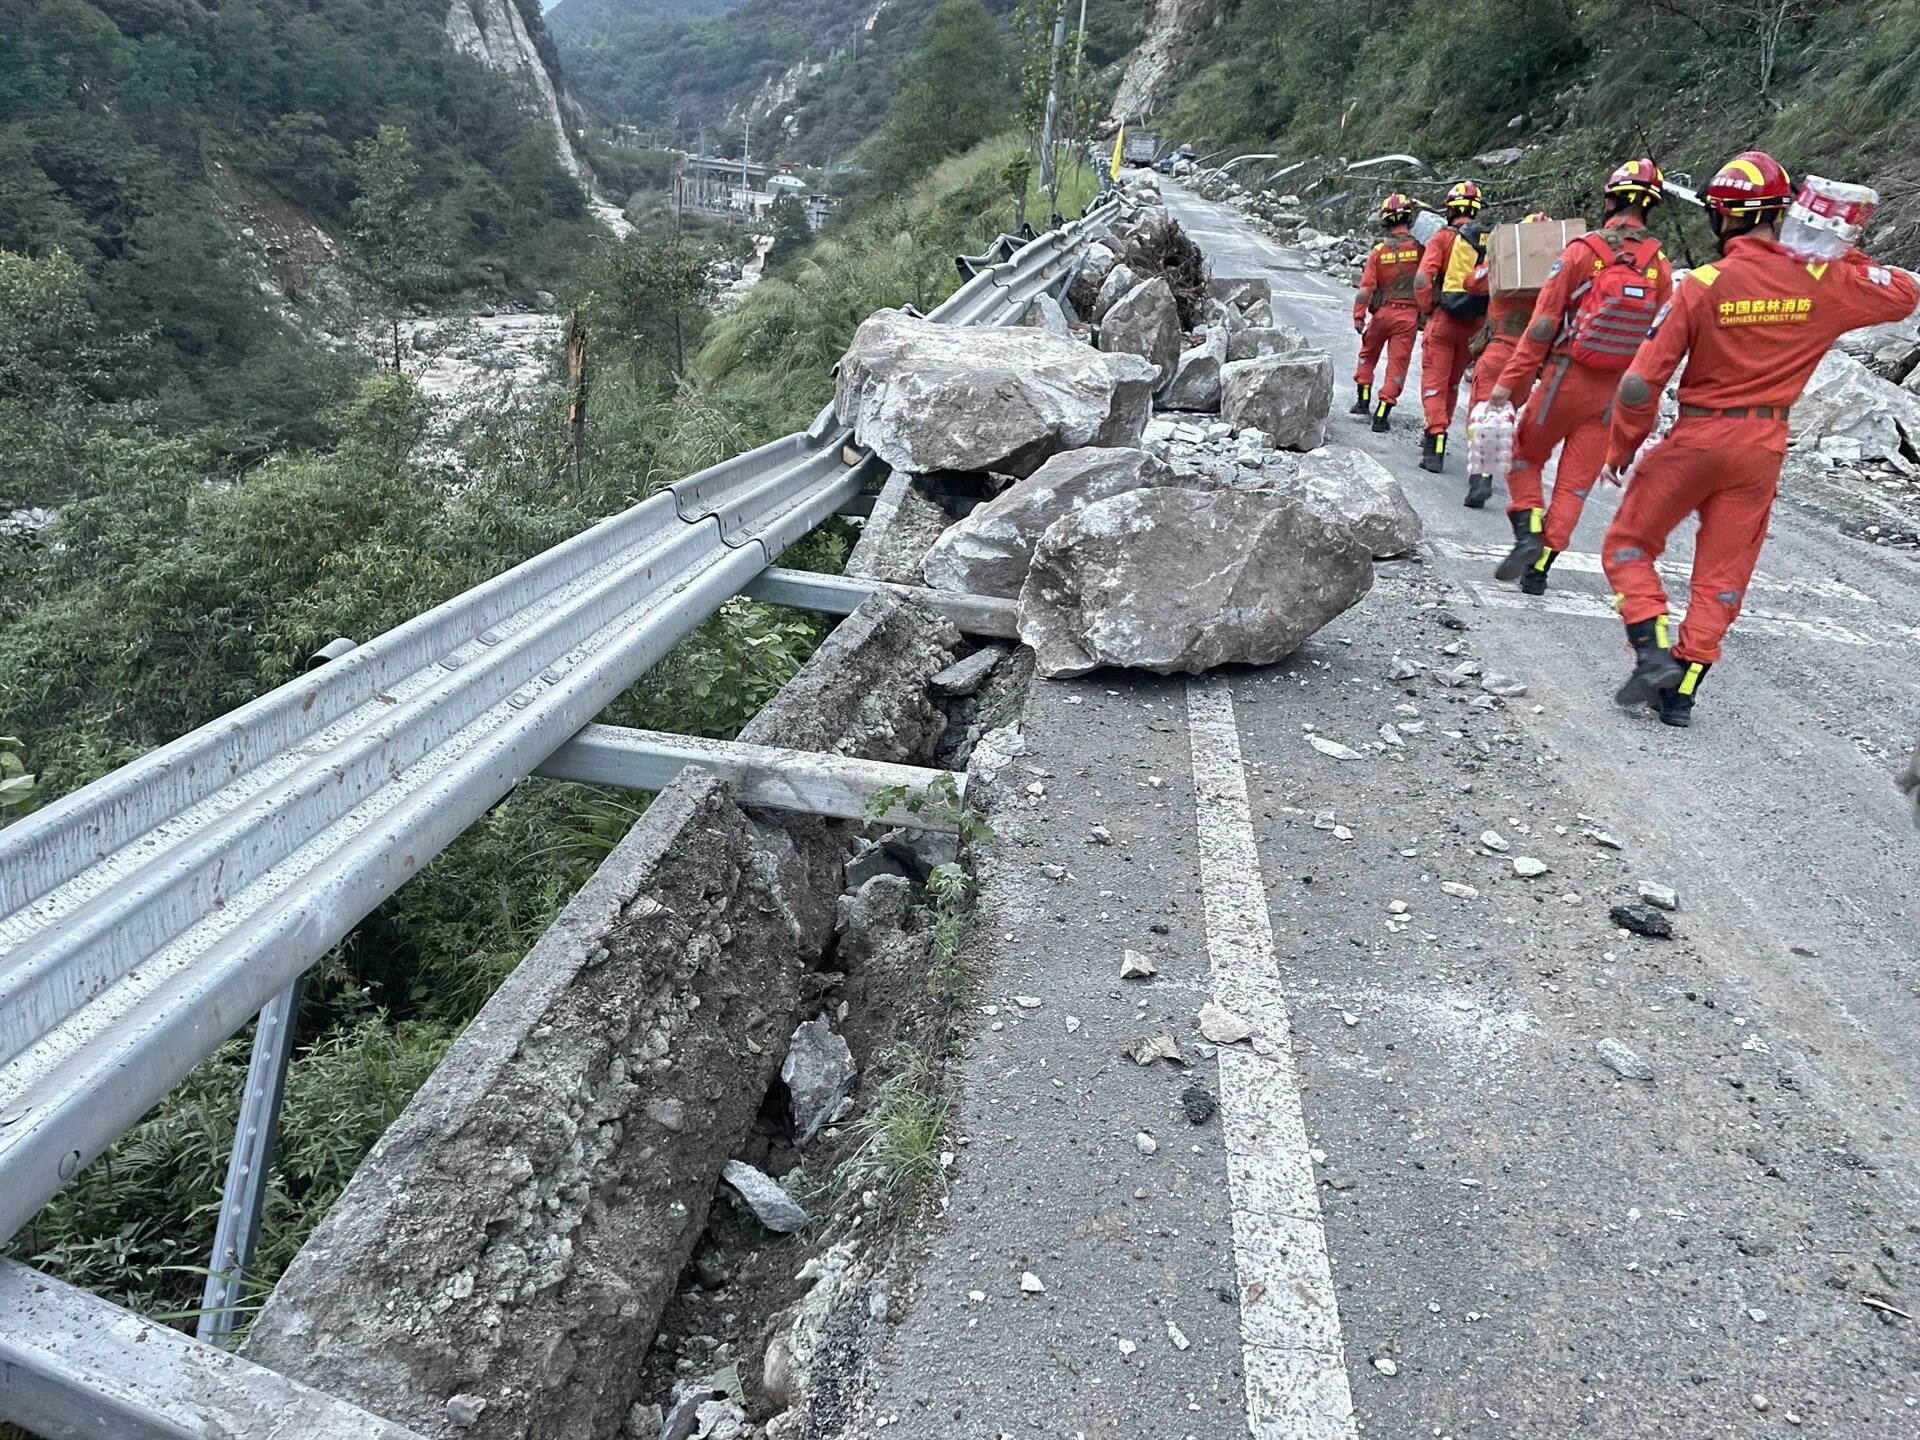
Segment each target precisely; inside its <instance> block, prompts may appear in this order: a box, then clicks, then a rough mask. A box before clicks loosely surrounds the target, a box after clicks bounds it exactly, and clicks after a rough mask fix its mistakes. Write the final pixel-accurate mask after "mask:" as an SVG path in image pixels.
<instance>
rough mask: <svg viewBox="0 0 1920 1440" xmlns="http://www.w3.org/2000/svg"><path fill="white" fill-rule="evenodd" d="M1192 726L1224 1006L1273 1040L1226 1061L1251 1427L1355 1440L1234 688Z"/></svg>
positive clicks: (1212, 692)
mask: <svg viewBox="0 0 1920 1440" xmlns="http://www.w3.org/2000/svg"><path fill="white" fill-rule="evenodd" d="M1187 723H1188V727H1189V729H1190V730H1191V732H1192V736H1193V791H1194V803H1195V807H1196V809H1197V811H1198V820H1199V830H1200V879H1201V884H1202V888H1203V889H1204V891H1205V897H1206V916H1207V952H1208V954H1209V955H1210V956H1211V957H1212V961H1213V997H1214V999H1215V1000H1217V1001H1218V1002H1219V1003H1220V1004H1222V1005H1224V1006H1226V1008H1227V1009H1229V1010H1232V1011H1234V1012H1236V1013H1237V1014H1239V1015H1241V1016H1242V1017H1243V1018H1245V1019H1246V1020H1247V1021H1248V1022H1249V1023H1251V1024H1252V1025H1254V1026H1255V1027H1256V1028H1257V1029H1258V1031H1259V1032H1260V1034H1261V1036H1262V1037H1263V1038H1262V1040H1261V1041H1260V1042H1257V1043H1259V1044H1260V1047H1261V1048H1260V1050H1259V1051H1258V1052H1255V1051H1253V1050H1247V1049H1244V1048H1242V1047H1240V1046H1230V1047H1224V1048H1222V1049H1221V1051H1220V1119H1221V1125H1222V1126H1223V1127H1224V1130H1225V1133H1226V1144H1227V1186H1228V1191H1229V1201H1230V1204H1231V1206H1232V1210H1233V1258H1234V1266H1235V1269H1236V1270H1237V1272H1238V1274H1239V1280H1240V1338H1241V1345H1242V1348H1243V1350H1244V1352H1245V1368H1246V1382H1247V1426H1248V1429H1249V1431H1250V1432H1251V1434H1252V1435H1253V1436H1254V1440H1356V1437H1357V1435H1358V1433H1359V1432H1358V1430H1357V1428H1356V1426H1355V1423H1354V1415H1353V1391H1352V1389H1351V1387H1350V1385H1349V1383H1348V1380H1347V1361H1346V1346H1345V1344H1344V1342H1343V1341H1342V1339H1341V1334H1340V1309H1339V1305H1338V1303H1337V1302H1336V1300H1335V1298H1334V1292H1333V1270H1332V1266H1331V1265H1330V1264H1329V1263H1328V1259H1327V1240H1326V1231H1325V1230H1324V1228H1323V1227H1322V1225H1321V1219H1320V1197H1319V1192H1318V1191H1317V1190H1316V1188H1315V1185H1314V1178H1313V1162H1312V1159H1311V1158H1310V1157H1309V1154H1308V1146H1307V1125H1306V1117H1305V1115H1304V1114H1303V1112H1302V1110H1301V1105H1300V1083H1299V1079H1298V1077H1297V1075H1296V1074H1295V1072H1294V1066H1293V1026H1292V1021H1291V1019H1290V1017H1289V1016H1288V1013H1287V1005H1286V997H1285V995H1284V993H1283V992H1282V990H1281V988H1280V966H1279V961H1278V960H1277V959H1276V958H1275V956H1274V949H1273V922H1272V920H1271V919H1270V918H1269V916H1268V914H1267V889H1266V882H1265V881H1264V880H1263V879H1262V877H1261V872H1260V854H1259V851H1258V849H1257V848H1256V846H1255V844H1254V838H1253V817H1252V812H1251V810H1250V807H1249V806H1248V803H1247V780H1246V769H1245V766H1244V764H1243V762H1242V760H1241V756H1240V732H1239V729H1238V727H1237V726H1236V724H1235V721H1234V715H1233V696H1232V693H1231V692H1230V691H1229V690H1228V688H1227V686H1226V684H1225V682H1223V681H1218V680H1194V681H1190V682H1189V683H1188V685H1187Z"/></svg>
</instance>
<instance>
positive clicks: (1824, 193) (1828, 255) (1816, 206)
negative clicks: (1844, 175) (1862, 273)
mask: <svg viewBox="0 0 1920 1440" xmlns="http://www.w3.org/2000/svg"><path fill="white" fill-rule="evenodd" d="M1879 203H1880V192H1879V191H1877V190H1874V189H1872V188H1871V187H1869V186H1866V185H1844V184H1842V183H1841V182H1840V181H1838V180H1827V179H1823V178H1822V177H1820V176H1818V175H1809V176H1808V177H1807V181H1806V183H1805V184H1804V185H1802V186H1801V187H1800V193H1799V194H1798V195H1796V196H1795V197H1794V200H1793V204H1792V205H1790V206H1789V207H1788V208H1787V218H1786V221H1785V223H1784V224H1782V225H1781V227H1780V245H1781V248H1782V249H1785V250H1790V251H1792V252H1793V253H1794V254H1795V255H1797V256H1798V257H1799V258H1800V259H1802V260H1838V259H1839V258H1840V257H1841V256H1842V255H1844V254H1846V253H1847V251H1849V250H1851V249H1852V248H1853V247H1854V246H1856V245H1858V244H1859V243H1860V236H1861V233H1862V232H1863V231H1865V230H1866V228H1867V221H1869V220H1871V219H1872V218H1873V212H1874V208H1875V207H1876V206H1878V205H1879Z"/></svg>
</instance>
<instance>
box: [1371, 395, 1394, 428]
mask: <svg viewBox="0 0 1920 1440" xmlns="http://www.w3.org/2000/svg"><path fill="white" fill-rule="evenodd" d="M1392 414H1393V402H1392V401H1390V400H1382V401H1381V402H1380V403H1379V404H1378V405H1376V406H1374V407H1373V433H1374V434H1376V435H1384V434H1386V433H1387V431H1388V430H1390V429H1391V428H1392V427H1391V426H1390V425H1388V424H1387V417H1388V416H1390V415H1392Z"/></svg>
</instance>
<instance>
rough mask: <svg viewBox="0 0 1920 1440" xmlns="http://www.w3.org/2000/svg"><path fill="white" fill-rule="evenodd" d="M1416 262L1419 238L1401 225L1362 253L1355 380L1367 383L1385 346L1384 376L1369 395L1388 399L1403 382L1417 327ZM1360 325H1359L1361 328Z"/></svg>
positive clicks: (1396, 394)
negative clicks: (1415, 299) (1358, 358)
mask: <svg viewBox="0 0 1920 1440" xmlns="http://www.w3.org/2000/svg"><path fill="white" fill-rule="evenodd" d="M1419 267H1420V242H1419V241H1417V240H1415V239H1414V238H1413V235H1412V232H1410V231H1409V230H1408V229H1407V228H1406V227H1405V226H1402V227H1400V228H1399V229H1396V230H1390V231H1388V232H1387V238H1386V239H1384V240H1382V241H1381V242H1380V243H1379V244H1378V245H1375V246H1374V247H1373V249H1372V250H1371V251H1369V252H1368V254H1367V264H1366V268H1365V269H1364V270H1362V271H1361V272H1360V289H1359V290H1358V292H1357V293H1356V294H1355V295H1354V297H1353V324H1354V328H1355V329H1359V330H1361V338H1360V366H1359V368H1358V369H1357V370H1355V371H1354V372H1353V380H1354V383H1355V384H1356V385H1369V386H1370V385H1372V384H1373V372H1374V370H1375V369H1376V368H1377V367H1378V366H1379V364H1380V352H1381V350H1382V349H1384V350H1385V351H1386V352H1387V378H1386V379H1385V380H1384V381H1382V382H1381V385H1380V389H1379V390H1378V391H1377V392H1375V394H1374V397H1373V398H1374V399H1375V400H1377V401H1379V402H1380V403H1381V404H1383V405H1391V404H1393V403H1394V402H1395V401H1397V400H1398V399H1399V398H1400V392H1401V391H1402V390H1404V389H1406V386H1407V366H1408V365H1409V364H1410V363H1411V362H1412V360H1413V337H1414V335H1415V334H1416V333H1418V331H1419V329H1420V322H1419V312H1418V311H1417V310H1416V309H1415V306H1414V299H1413V281H1414V274H1415V272H1416V271H1417V270H1418V269H1419ZM1362 327H1364V329H1362Z"/></svg>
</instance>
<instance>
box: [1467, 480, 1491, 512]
mask: <svg viewBox="0 0 1920 1440" xmlns="http://www.w3.org/2000/svg"><path fill="white" fill-rule="evenodd" d="M1492 498H1493V477H1492V476H1491V475H1469V476H1467V508H1468V509H1469V510H1479V509H1481V508H1482V507H1484V506H1485V505H1486V503H1487V501H1489V500H1491V499H1492Z"/></svg>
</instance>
